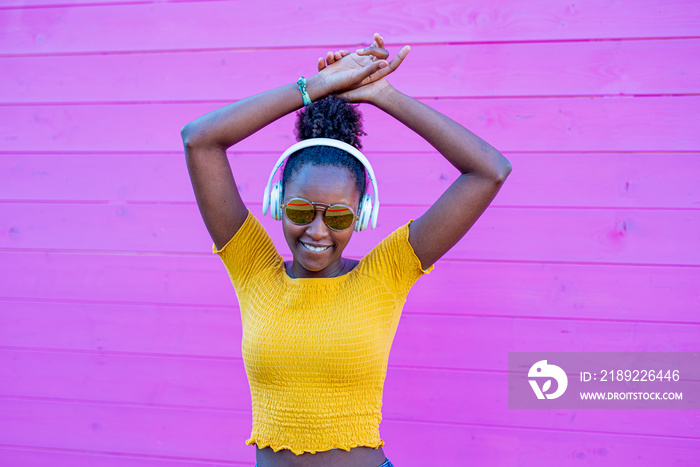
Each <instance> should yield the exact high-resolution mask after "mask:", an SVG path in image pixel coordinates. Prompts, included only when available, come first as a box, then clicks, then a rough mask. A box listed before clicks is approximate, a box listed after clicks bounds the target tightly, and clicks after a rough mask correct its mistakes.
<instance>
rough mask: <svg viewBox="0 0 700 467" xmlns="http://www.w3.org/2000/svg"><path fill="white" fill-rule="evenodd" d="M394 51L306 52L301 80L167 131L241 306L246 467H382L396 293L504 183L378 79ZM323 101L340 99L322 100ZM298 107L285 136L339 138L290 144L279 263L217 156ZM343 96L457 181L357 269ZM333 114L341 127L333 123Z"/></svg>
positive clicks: (378, 44)
mask: <svg viewBox="0 0 700 467" xmlns="http://www.w3.org/2000/svg"><path fill="white" fill-rule="evenodd" d="M409 50H410V48H409V47H404V48H403V49H402V50H401V51H400V52H399V54H398V55H397V56H396V57H394V58H393V59H392V60H391V61H390V62H387V60H386V59H387V58H388V52H387V51H386V50H385V49H384V40H383V38H382V37H381V36H379V35H378V34H375V36H374V42H373V43H372V45H371V46H369V47H367V48H364V49H361V50H358V51H357V52H355V53H349V52H347V51H338V52H335V53H332V52H329V53H328V55H327V56H326V57H325V60H324V58H320V59H319V62H318V70H319V72H318V74H317V75H315V76H314V77H312V78H310V79H309V80H308V81H307V82H306V83H304V82H303V80H302V79H300V81H299V82H298V83H295V84H289V85H286V86H282V87H280V88H277V89H273V90H270V91H267V92H264V93H262V94H258V95H255V96H252V97H249V98H247V99H244V100H241V101H238V102H236V103H233V104H230V105H227V106H225V107H222V108H220V109H218V110H215V111H213V112H211V113H209V114H207V115H204V116H203V117H200V118H199V119H197V120H195V121H194V122H192V123H190V124H188V125H186V126H185V127H184V128H183V130H182V137H183V141H184V143H185V153H186V157H187V165H188V170H189V173H190V177H191V179H192V185H193V187H194V191H195V195H196V198H197V204H198V206H199V209H200V211H201V213H202V217H203V218H204V222H205V224H206V226H207V229H208V230H209V233H210V234H211V237H212V239H213V241H214V246H215V251H216V252H217V253H218V254H219V255H220V256H221V258H222V260H223V261H224V264H225V265H226V267H227V270H228V272H229V275H230V277H231V280H232V283H233V285H234V287H235V288H236V294H237V296H238V300H239V304H240V308H241V317H242V320H243V345H242V349H243V358H244V362H245V366H246V373H247V375H248V379H249V383H250V388H251V395H252V400H253V431H252V435H251V438H250V439H249V440H248V441H247V443H248V444H256V446H257V448H256V459H257V465H258V466H259V467H277V466H303V467H312V466H328V465H333V466H338V467H351V466H352V467H377V466H391V463H390V462H389V461H388V459H386V457H385V455H384V452H383V450H382V448H381V446H382V445H383V444H384V443H383V441H382V440H381V438H379V421H380V420H381V411H380V409H381V397H382V389H383V383H384V377H385V375H386V364H387V359H388V354H389V349H390V347H391V342H392V340H393V337H394V333H395V331H396V326H397V325H398V318H399V316H400V314H401V309H402V307H403V303H404V300H405V298H406V295H407V294H408V291H409V289H410V287H411V286H412V284H413V283H414V282H415V281H416V280H417V279H418V278H419V277H420V276H421V275H422V274H423V273H426V272H429V271H430V269H431V268H432V267H433V264H434V263H435V262H436V261H437V260H438V259H439V258H440V257H441V256H442V255H444V254H445V253H446V252H447V251H448V250H449V249H450V248H451V247H452V246H453V245H454V244H455V243H457V242H458V241H459V240H460V239H461V238H462V236H464V234H465V233H466V232H467V230H469V228H470V227H471V226H472V225H473V224H474V222H475V221H476V219H477V218H478V217H479V216H480V215H481V213H482V212H483V211H484V210H485V209H486V207H487V206H488V205H489V203H490V202H491V200H492V199H493V197H494V196H495V195H496V193H497V192H498V190H499V188H500V186H501V184H502V183H503V181H504V180H505V178H506V177H507V176H508V174H509V173H510V170H511V166H510V164H509V162H508V161H507V160H506V159H505V158H504V157H503V156H502V155H501V154H500V153H499V152H498V151H497V150H496V149H494V148H493V147H492V146H490V145H489V144H488V143H486V142H485V141H483V140H482V139H480V138H479V137H477V136H476V135H474V134H473V133H471V132H470V131H469V130H467V129H466V128H464V127H463V126H461V125H460V124H458V123H457V122H455V121H453V120H451V119H449V118H448V117H446V116H444V115H442V114H440V113H439V112H437V111H435V110H433V109H431V108H430V107H428V106H426V105H424V104H422V103H420V102H418V101H416V100H414V99H412V98H411V97H408V96H406V95H404V94H402V93H401V92H399V91H398V90H396V89H395V88H394V87H392V86H391V85H390V84H389V82H388V81H387V80H386V76H388V75H389V74H390V73H392V72H393V71H395V70H396V69H397V68H398V67H399V65H400V64H401V62H402V61H403V59H404V58H405V57H406V55H407V54H408V52H409ZM304 84H305V86H304ZM333 95H337V96H339V97H340V98H342V99H334V98H332V97H331V98H327V96H333ZM326 98H327V99H326ZM309 100H310V101H312V102H314V104H311V105H309V106H308V107H306V108H305V109H304V111H303V112H301V114H300V117H299V118H300V120H299V122H298V123H297V133H298V138H299V139H302V140H305V139H306V138H309V137H310V138H317V137H330V138H332V139H333V140H338V139H341V140H345V143H338V144H337V145H336V146H335V147H333V146H327V144H335V143H327V142H326V140H317V139H309V140H306V141H307V142H308V143H310V144H311V146H310V147H307V148H304V149H302V150H299V151H294V148H292V152H293V154H292V155H290V156H289V158H288V159H287V160H286V166H285V169H284V174H283V177H282V178H283V180H282V182H281V184H280V185H279V186H278V187H277V189H276V191H275V190H273V191H275V192H274V193H273V194H272V202H271V206H270V209H271V210H272V211H273V215H275V216H277V217H278V218H280V219H281V220H282V221H283V230H284V234H285V238H286V240H287V243H288V244H289V246H290V249H291V252H292V255H293V260H292V261H288V262H284V261H283V260H282V257H281V256H280V255H279V253H277V251H276V250H275V248H274V245H273V244H272V242H271V240H270V239H269V236H268V235H267V233H266V232H265V231H264V229H263V228H262V226H260V224H259V222H257V220H256V219H255V217H253V216H252V214H250V213H249V211H248V209H247V208H246V206H245V205H244V203H243V201H242V200H241V197H240V195H239V193H238V191H237V189H236V184H235V182H234V178H233V175H232V172H231V168H230V166H229V164H228V160H227V158H226V149H227V148H229V147H230V146H232V145H234V144H236V143H237V142H239V141H241V140H242V139H244V138H246V137H247V136H249V135H251V134H253V133H255V132H256V131H258V130H260V129H261V128H263V127H265V126H266V125H268V124H269V123H271V122H273V121H275V120H277V119H278V118H280V117H282V116H284V115H286V114H288V113H290V112H292V111H295V110H298V109H300V108H302V107H305V106H306V104H309ZM318 101H321V102H318ZM346 101H347V102H351V103H358V102H363V103H367V104H371V105H374V106H376V107H378V108H379V109H381V110H383V111H384V112H386V113H387V114H389V115H390V116H392V117H394V118H396V119H397V120H399V121H401V122H402V123H403V124H405V125H406V126H407V127H408V128H410V129H411V130H413V131H414V132H416V133H417V134H418V135H420V136H421V137H423V138H424V139H425V140H427V141H428V142H429V143H430V144H431V145H432V146H433V147H434V148H435V149H436V150H437V151H438V152H439V153H440V154H442V156H443V157H445V158H446V159H447V160H448V161H449V162H450V163H452V165H454V166H455V167H456V168H457V170H459V171H460V173H461V175H460V176H459V177H458V178H457V180H456V181H455V182H454V183H453V184H452V185H451V186H450V187H449V188H448V189H447V190H446V191H445V193H444V194H443V195H442V196H441V197H440V198H439V199H438V200H437V202H436V203H435V204H434V205H433V206H431V207H430V208H429V209H428V210H427V211H426V212H425V213H424V214H423V215H422V216H421V217H420V218H418V219H416V220H415V221H411V222H408V223H407V224H406V225H404V226H403V227H401V228H399V229H397V230H396V231H395V232H394V233H392V234H391V235H390V236H388V237H387V238H386V239H385V240H383V241H382V242H381V243H380V244H379V245H377V247H375V248H374V249H373V250H372V252H370V253H369V254H368V255H367V256H365V257H364V258H363V259H362V260H361V261H359V262H358V261H355V260H351V259H347V258H343V257H342V253H343V250H344V248H345V246H346V245H347V244H348V242H349V241H350V238H351V237H352V233H353V228H352V227H353V226H355V225H356V224H357V226H356V227H355V228H356V229H358V230H361V229H362V228H365V227H366V226H367V224H368V223H369V222H370V219H369V218H371V217H372V216H371V213H368V211H371V210H372V208H371V206H370V205H371V200H369V199H368V197H367V196H365V194H364V192H365V188H366V180H365V177H364V167H361V166H360V167H359V168H358V158H360V159H361V158H362V156H361V154H359V155H357V154H356V151H357V150H356V149H355V148H359V147H360V145H359V139H358V138H359V135H360V134H362V130H361V126H360V123H359V116H358V115H356V114H355V112H356V111H355V110H354V108H353V107H352V106H350V105H349V104H346ZM339 116H340V117H339ZM337 120H341V121H343V122H345V123H344V124H343V125H341V126H340V127H339V126H338V125H336V121H337ZM346 143H350V144H351V145H352V146H353V147H350V146H348V144H346ZM338 147H340V148H341V149H339V148H338ZM357 152H359V151H357ZM370 171H371V169H370ZM273 174H274V171H273ZM374 191H375V196H376V185H375V190H374ZM268 194H269V193H267V192H266V203H267V202H268V200H267V196H268ZM375 201H376V200H375ZM274 213H276V214H274ZM374 220H376V217H375V219H374ZM360 224H362V225H360Z"/></svg>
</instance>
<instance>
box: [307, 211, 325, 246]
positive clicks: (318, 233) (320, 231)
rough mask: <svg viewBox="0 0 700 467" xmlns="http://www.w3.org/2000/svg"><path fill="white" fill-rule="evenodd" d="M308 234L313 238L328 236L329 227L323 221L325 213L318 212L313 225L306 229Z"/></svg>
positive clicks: (312, 222)
mask: <svg viewBox="0 0 700 467" xmlns="http://www.w3.org/2000/svg"><path fill="white" fill-rule="evenodd" d="M306 233H307V234H308V235H310V236H311V237H312V238H317V239H318V238H322V237H325V236H326V235H328V226H326V223H325V222H324V220H323V211H320V210H317V211H316V215H315V216H314V218H313V220H312V221H311V223H310V224H309V225H308V227H306Z"/></svg>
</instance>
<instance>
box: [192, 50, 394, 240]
mask: <svg viewBox="0 0 700 467" xmlns="http://www.w3.org/2000/svg"><path fill="white" fill-rule="evenodd" d="M331 55H332V54H331ZM331 55H329V57H330V56H331ZM338 58H340V56H339V57H338ZM321 61H322V59H321ZM382 68H386V69H387V72H384V70H381V69H382ZM390 71H391V70H389V67H388V63H387V62H386V61H384V60H378V61H373V62H363V63H361V64H358V63H357V62H354V61H353V60H352V59H351V58H349V59H348V60H338V61H337V62H336V63H334V64H332V65H330V66H328V67H327V68H325V69H324V70H322V71H319V73H318V74H317V75H315V76H314V77H312V78H310V79H309V80H308V81H307V92H308V93H309V96H310V98H311V100H312V101H315V100H318V99H322V98H323V97H325V96H327V95H328V94H330V93H334V92H340V91H344V90H347V89H352V88H353V87H357V86H359V85H361V84H362V83H363V82H366V81H367V80H368V79H369V77H370V76H371V75H375V76H384V75H386V74H388V73H389V72H390ZM302 105H303V101H302V97H301V93H300V92H299V88H298V87H297V85H296V83H291V84H288V85H285V86H282V87H279V88H276V89H272V90H270V91H267V92H264V93H261V94H257V95H255V96H252V97H248V98H246V99H243V100H240V101H238V102H235V103H233V104H229V105H227V106H225V107H222V108H219V109H217V110H214V111H212V112H210V113H208V114H206V115H204V116H202V117H200V118H198V119H196V120H194V121H193V122H191V123H188V124H187V125H185V126H184V127H183V128H182V130H181V135H182V141H183V143H184V146H185V156H186V159H187V169H188V171H189V174H190V179H191V180H192V187H193V188H194V194H195V198H196V199H197V205H198V206H199V211H200V212H201V214H202V217H203V219H204V223H205V225H206V227H207V230H208V231H209V234H210V235H211V238H212V240H214V244H215V245H216V247H217V248H221V247H223V246H224V245H225V244H226V243H227V242H228V241H229V240H230V239H231V238H232V237H233V235H234V234H235V233H236V232H237V231H238V229H239V228H240V227H241V225H243V222H244V221H245V218H246V215H247V209H246V206H245V204H244V203H243V200H242V199H241V196H240V194H239V193H238V189H237V188H236V183H235V181H234V178H233V173H232V172H231V167H230V165H229V163H228V159H227V158H226V149H228V148H229V147H230V146H232V145H234V144H236V143H238V142H239V141H241V140H242V139H244V138H246V137H248V136H250V135H252V134H253V133H255V132H256V131H258V130H260V129H261V128H263V127H265V126H267V125H268V124H270V123H272V122H274V121H275V120H277V119H278V118H280V117H282V116H284V115H286V114H288V113H290V112H293V111H295V110H297V109H299V108H301V107H302Z"/></svg>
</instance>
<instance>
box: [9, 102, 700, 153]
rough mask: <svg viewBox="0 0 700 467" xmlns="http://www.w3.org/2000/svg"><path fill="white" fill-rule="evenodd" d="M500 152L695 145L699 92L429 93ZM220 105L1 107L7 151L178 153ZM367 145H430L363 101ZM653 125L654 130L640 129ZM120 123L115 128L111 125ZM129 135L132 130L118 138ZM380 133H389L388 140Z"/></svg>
mask: <svg viewBox="0 0 700 467" xmlns="http://www.w3.org/2000/svg"><path fill="white" fill-rule="evenodd" d="M426 103H428V104H429V105H431V106H433V107H434V108H435V109H436V110H438V111H440V112H442V113H444V114H446V115H448V116H449V117H451V118H453V119H455V120H457V121H459V122H460V123H462V124H463V125H465V126H466V127H467V128H469V129H471V130H472V131H474V132H475V133H477V134H479V135H480V136H482V137H483V138H485V139H486V140H487V141H489V142H490V143H492V144H494V145H495V146H496V147H497V148H499V149H500V150H501V151H506V152H508V151H533V152H534V151H555V152H562V151H604V152H611V151H615V152H616V151H657V152H658V151H697V150H698V148H700V134H698V132H697V131H695V130H696V129H697V127H698V126H699V125H700V116H699V115H698V113H697V112H695V110H696V109H697V108H698V106H700V96H659V97H617V98H612V97H608V98H594V97H580V98H546V99H534V98H495V99H437V100H426ZM223 104H224V103H208V104H128V105H127V104H123V105H106V104H101V105H97V104H95V105H92V104H90V105H7V106H0V118H1V119H2V120H3V121H4V122H5V124H4V125H3V126H1V127H0V140H2V141H3V152H6V153H7V152H10V153H11V152H19V151H21V152H30V151H50V152H52V153H53V152H63V151H90V152H92V151H110V152H123V151H136V152H144V151H146V152H161V151H178V152H179V151H182V140H181V138H180V128H181V127H182V126H183V125H184V124H186V123H187V122H189V121H191V120H194V119H195V118H197V117H198V116H200V115H202V114H204V113H207V112H209V111H211V110H214V109H215V108H217V107H220V106H221V105H223ZM362 111H363V112H364V116H365V129H366V131H367V133H369V135H368V136H367V137H366V138H365V142H364V147H365V149H367V150H369V151H390V152H415V151H429V150H430V149H431V148H430V146H429V145H428V143H426V142H425V141H423V140H422V139H421V138H420V137H419V136H417V135H416V134H414V133H413V132H411V131H410V130H408V129H407V128H406V127H404V126H403V125H402V124H401V123H399V122H398V121H395V120H393V119H391V118H390V117H387V116H386V115H385V114H383V113H382V112H381V111H380V110H378V109H376V108H374V107H371V106H367V105H365V106H363V107H362ZM293 124H294V121H293V115H288V116H286V117H283V118H281V119H280V120H278V121H277V122H275V123H273V124H271V125H270V126H269V127H267V128H266V129H265V131H259V132H258V133H256V134H255V135H253V136H251V137H250V138H248V139H246V140H244V141H242V142H241V143H239V144H238V145H237V146H236V147H235V149H234V150H235V151H269V152H282V151H283V150H284V149H285V148H286V147H288V146H290V145H291V144H292V143H293V142H294V139H293V133H292V128H293ZM650 127H652V128H653V129H654V131H641V130H640V129H645V128H650ZM116 128H118V129H119V130H118V131H117V130H115V129H116ZM124 135H129V137H124ZM386 135H392V136H391V138H387V137H386Z"/></svg>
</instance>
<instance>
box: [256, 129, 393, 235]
mask: <svg viewBox="0 0 700 467" xmlns="http://www.w3.org/2000/svg"><path fill="white" fill-rule="evenodd" d="M311 146H330V147H334V148H337V149H341V150H343V151H345V152H347V153H348V154H350V155H351V156H354V157H355V159H357V160H359V161H360V162H361V163H362V165H363V166H364V167H365V170H366V171H367V175H368V176H369V179H370V181H371V182H372V190H373V191H374V201H373V203H372V214H371V221H372V228H373V229H374V228H375V227H376V226H377V217H378V214H379V191H378V189H377V181H376V179H375V177H374V170H372V166H371V165H370V163H369V160H367V158H366V157H365V155H364V154H362V153H361V152H360V151H359V149H357V148H356V147H355V146H351V145H349V144H348V143H346V142H344V141H339V140H337V139H331V138H309V139H305V140H302V141H299V142H298V143H296V144H293V145H292V146H290V147H289V148H287V150H286V151H284V152H283V153H282V155H281V156H280V158H279V159H278V160H277V163H276V164H275V167H274V168H273V169H272V173H270V178H269V180H268V181H267V186H266V187H265V194H264V196H263V206H262V211H263V215H264V214H267V211H268V209H269V207H270V191H271V187H272V180H273V179H274V178H275V174H276V173H277V170H279V168H280V167H281V166H282V164H283V163H284V161H285V160H286V159H287V158H288V157H289V156H291V155H292V154H294V153H295V152H297V151H299V150H301V149H304V148H308V147H311Z"/></svg>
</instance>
